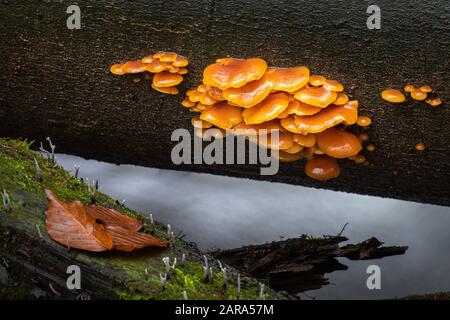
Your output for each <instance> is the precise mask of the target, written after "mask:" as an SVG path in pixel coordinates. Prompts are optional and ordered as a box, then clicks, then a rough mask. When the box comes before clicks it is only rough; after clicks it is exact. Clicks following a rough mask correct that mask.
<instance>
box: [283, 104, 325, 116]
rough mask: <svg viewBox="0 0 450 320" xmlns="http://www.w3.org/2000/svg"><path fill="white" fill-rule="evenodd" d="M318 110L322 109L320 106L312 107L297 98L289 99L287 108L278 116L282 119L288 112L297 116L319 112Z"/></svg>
mask: <svg viewBox="0 0 450 320" xmlns="http://www.w3.org/2000/svg"><path fill="white" fill-rule="evenodd" d="M320 110H322V108H319V107H314V106H311V105H309V104H306V103H303V102H300V101H298V100H291V101H290V102H289V105H288V107H287V109H286V110H284V111H283V112H282V113H281V114H280V115H279V116H278V118H280V119H284V118H286V117H287V116H289V115H290V114H295V115H297V116H311V115H313V114H316V113H318V112H320Z"/></svg>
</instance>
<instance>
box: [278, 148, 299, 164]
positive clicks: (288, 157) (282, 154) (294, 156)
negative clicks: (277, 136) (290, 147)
mask: <svg viewBox="0 0 450 320" xmlns="http://www.w3.org/2000/svg"><path fill="white" fill-rule="evenodd" d="M272 156H274V155H272ZM276 158H277V159H278V160H280V161H281V162H294V161H298V160H300V159H301V158H303V153H302V152H301V151H300V152H298V153H288V152H286V150H279V151H278V154H277V155H276Z"/></svg>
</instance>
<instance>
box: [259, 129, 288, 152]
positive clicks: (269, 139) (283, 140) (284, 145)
mask: <svg viewBox="0 0 450 320" xmlns="http://www.w3.org/2000/svg"><path fill="white" fill-rule="evenodd" d="M276 136H277V135H274V134H267V135H260V136H258V144H259V145H260V146H262V147H264V148H267V149H277V150H288V149H290V148H292V147H293V146H294V137H293V135H292V133H290V132H279V133H278V138H277V137H276Z"/></svg>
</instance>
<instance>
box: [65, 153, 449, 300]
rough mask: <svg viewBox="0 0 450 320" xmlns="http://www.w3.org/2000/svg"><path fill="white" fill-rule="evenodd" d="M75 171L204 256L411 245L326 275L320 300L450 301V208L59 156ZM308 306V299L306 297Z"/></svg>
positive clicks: (345, 261)
mask: <svg viewBox="0 0 450 320" xmlns="http://www.w3.org/2000/svg"><path fill="white" fill-rule="evenodd" d="M57 158H58V161H59V163H60V164H61V165H62V166H63V167H65V168H66V169H67V170H69V171H73V168H74V165H75V164H79V165H80V166H81V169H80V174H79V176H80V177H85V178H89V179H98V180H99V181H100V191H102V192H104V193H106V194H108V195H110V196H111V197H113V198H115V199H118V200H119V201H121V200H123V199H126V205H127V206H128V207H130V208H132V209H135V210H138V211H142V212H147V213H153V216H154V217H155V219H157V220H159V221H161V222H163V223H170V224H171V225H172V227H173V228H174V229H175V230H182V231H183V232H184V233H185V234H186V235H187V236H186V237H185V239H186V240H188V241H194V242H196V243H197V244H198V246H199V247H200V248H201V249H209V248H212V247H217V248H233V247H239V246H242V245H247V244H258V243H264V242H268V241H272V240H279V239H280V236H284V237H286V238H288V237H295V236H298V235H300V234H305V233H306V234H310V235H313V236H322V235H324V234H337V233H339V231H340V230H341V228H342V226H343V225H344V224H345V223H346V222H348V223H349V225H348V226H347V228H346V229H345V232H344V235H345V236H347V237H348V238H349V239H350V241H349V242H350V243H357V242H359V241H362V240H365V239H367V238H369V237H371V236H375V237H377V238H378V239H379V240H381V241H383V242H385V244H386V245H407V246H409V249H408V251H407V252H406V254H405V255H401V256H394V257H386V258H384V259H380V260H369V261H350V260H348V259H346V258H340V259H339V261H340V262H341V263H343V264H345V265H347V266H348V267H349V268H348V270H345V271H336V272H334V273H332V274H328V275H326V277H327V278H329V279H330V285H328V286H325V287H323V288H321V289H319V290H314V291H309V292H307V293H306V294H307V295H308V296H309V297H315V298H318V299H349V298H351V299H359V298H364V299H379V298H393V297H401V296H406V295H410V294H418V293H429V292H437V291H450V277H449V276H448V273H449V271H450V250H448V245H449V243H450V232H449V227H450V208H448V207H440V206H434V205H427V204H419V203H414V202H407V201H400V200H393V199H385V198H378V197H371V196H362V195H355V194H348V193H342V192H335V191H327V190H319V189H311V188H304V187H299V186H292V185H287V184H279V183H270V182H261V181H252V180H247V179H238V178H229V177H222V176H213V175H207V174H197V173H187V172H178V171H169V170H159V169H151V168H144V167H138V166H131V165H121V166H117V165H114V164H109V163H104V162H99V161H95V160H85V159H82V158H79V157H76V156H71V155H58V157H57ZM418 192H419V190H418ZM371 264H376V265H378V266H380V268H381V290H368V289H367V286H366V280H367V278H368V276H369V275H368V274H366V268H367V266H369V265H371ZM301 297H302V298H308V297H307V296H306V295H301Z"/></svg>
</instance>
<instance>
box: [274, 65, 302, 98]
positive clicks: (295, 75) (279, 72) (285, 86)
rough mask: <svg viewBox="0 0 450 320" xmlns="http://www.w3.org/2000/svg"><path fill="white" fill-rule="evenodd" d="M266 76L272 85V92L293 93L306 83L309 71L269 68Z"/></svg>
mask: <svg viewBox="0 0 450 320" xmlns="http://www.w3.org/2000/svg"><path fill="white" fill-rule="evenodd" d="M266 75H267V77H268V80H269V81H271V82H272V84H273V90H277V91H286V92H294V91H298V90H300V89H301V88H303V87H304V86H305V85H306V84H307V83H308V80H309V69H308V68H306V67H295V68H270V69H269V70H267V72H266Z"/></svg>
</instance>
